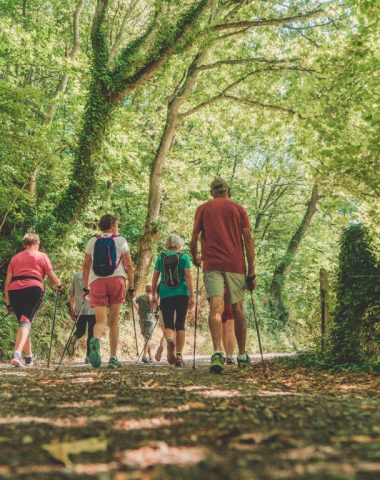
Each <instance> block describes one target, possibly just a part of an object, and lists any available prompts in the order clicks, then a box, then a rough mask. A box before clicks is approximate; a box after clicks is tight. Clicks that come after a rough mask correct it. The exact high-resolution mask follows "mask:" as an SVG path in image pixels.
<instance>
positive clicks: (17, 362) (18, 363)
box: [11, 352, 25, 367]
mask: <svg viewBox="0 0 380 480" xmlns="http://www.w3.org/2000/svg"><path fill="white" fill-rule="evenodd" d="M11 365H12V367H25V363H24V359H23V358H22V356H21V355H20V354H19V353H18V352H15V353H14V355H13V358H12V360H11Z"/></svg>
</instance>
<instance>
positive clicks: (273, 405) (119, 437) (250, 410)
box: [0, 360, 380, 480]
mask: <svg viewBox="0 0 380 480" xmlns="http://www.w3.org/2000/svg"><path fill="white" fill-rule="evenodd" d="M268 373H269V374H268V376H267V377H264V375H263V373H262V370H261V367H260V364H258V363H255V364H254V365H253V367H252V370H251V371H250V372H244V373H241V372H238V371H237V370H236V369H235V368H232V367H231V368H230V369H229V370H227V371H226V373H225V374H224V375H221V376H215V375H211V374H209V373H208V367H207V365H200V366H199V367H198V369H197V370H196V371H195V372H193V371H192V370H191V368H190V367H189V366H188V367H186V368H184V369H182V370H179V369H177V370H175V369H172V368H170V367H167V366H140V365H138V366H137V365H130V366H127V367H126V368H125V369H123V371H109V370H107V369H101V370H98V371H94V370H90V369H89V368H88V367H75V368H72V367H69V368H68V367H65V369H63V370H61V371H59V372H54V371H48V370H46V369H44V370H37V369H34V370H32V369H30V370H14V369H5V368H4V369H1V370H0V478H5V479H7V478H27V479H28V480H31V479H38V480H41V479H67V478H80V479H82V478H83V479H86V478H98V479H104V480H106V479H115V480H126V479H128V480H129V479H133V480H138V479H141V480H148V479H149V480H150V479H165V480H166V479H173V480H174V479H175V480H179V479H181V480H182V479H185V480H190V479H191V480H194V479H202V480H203V479H205V480H213V479H215V480H221V479H228V480H252V479H253V480H254V479H260V480H261V479H267V478H268V479H269V478H276V479H292V480H294V479H305V480H306V479H307V480H309V479H320V480H322V479H323V480H324V479H334V480H336V479H342V480H343V479H344V480H349V479H359V480H361V479H363V480H364V479H365V480H367V479H371V480H372V479H373V480H374V479H375V478H376V479H377V478H379V474H380V408H379V391H380V388H379V387H380V381H379V377H376V376H374V375H363V374H360V375H359V374H336V375H332V374H326V373H313V372H311V371H307V370H304V369H301V368H294V367H292V368H289V367H287V366H286V365H285V364H284V363H283V362H282V361H281V360H272V361H271V363H270V367H269V372H268Z"/></svg>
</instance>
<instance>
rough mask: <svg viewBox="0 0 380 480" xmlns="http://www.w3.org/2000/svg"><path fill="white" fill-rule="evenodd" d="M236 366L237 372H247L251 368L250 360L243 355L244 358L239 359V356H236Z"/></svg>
mask: <svg viewBox="0 0 380 480" xmlns="http://www.w3.org/2000/svg"><path fill="white" fill-rule="evenodd" d="M237 364H238V369H239V370H247V369H248V368H249V367H250V366H251V359H250V358H249V356H248V355H247V354H245V358H244V357H243V358H241V357H240V355H238V357H237Z"/></svg>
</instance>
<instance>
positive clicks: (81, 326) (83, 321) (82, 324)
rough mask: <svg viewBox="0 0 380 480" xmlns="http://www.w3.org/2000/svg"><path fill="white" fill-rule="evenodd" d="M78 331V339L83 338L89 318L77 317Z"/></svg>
mask: <svg viewBox="0 0 380 480" xmlns="http://www.w3.org/2000/svg"><path fill="white" fill-rule="evenodd" d="M76 322H77V324H76V329H75V333H74V335H75V336H76V337H77V338H82V337H83V335H84V334H85V333H86V326H87V318H86V315H81V316H80V317H76Z"/></svg>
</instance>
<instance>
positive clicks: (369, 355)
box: [331, 224, 380, 364]
mask: <svg viewBox="0 0 380 480" xmlns="http://www.w3.org/2000/svg"><path fill="white" fill-rule="evenodd" d="M379 280H380V268H379V264H378V262H377V259H376V255H375V253H374V250H373V247H372V244H371V239H370V237H369V233H368V230H367V229H366V227H364V226H363V225H361V224H352V225H350V226H349V227H347V228H346V229H345V231H344V232H343V235H342V238H341V250H340V254H339V269H338V274H337V283H336V308H335V312H334V325H333V328H332V331H331V353H332V355H333V358H334V361H335V362H336V363H354V364H357V363H362V362H368V361H374V362H376V361H378V359H379V353H380V347H379V322H380V282H379Z"/></svg>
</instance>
